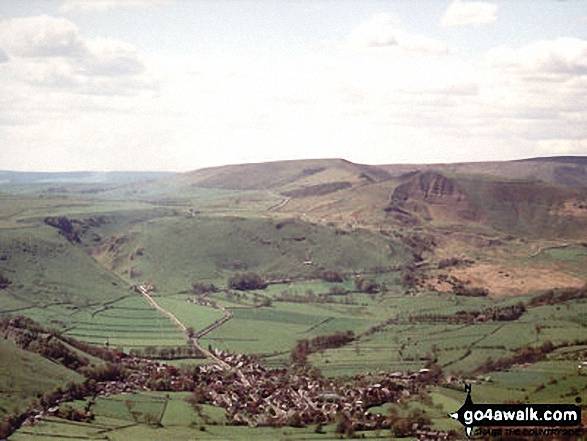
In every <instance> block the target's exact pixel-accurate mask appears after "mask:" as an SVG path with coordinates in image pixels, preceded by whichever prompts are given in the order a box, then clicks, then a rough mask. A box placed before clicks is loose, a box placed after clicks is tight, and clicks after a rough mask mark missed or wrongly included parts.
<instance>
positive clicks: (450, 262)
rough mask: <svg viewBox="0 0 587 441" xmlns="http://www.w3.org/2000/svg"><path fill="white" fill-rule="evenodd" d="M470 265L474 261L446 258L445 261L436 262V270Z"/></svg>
mask: <svg viewBox="0 0 587 441" xmlns="http://www.w3.org/2000/svg"><path fill="white" fill-rule="evenodd" d="M463 263H464V264H471V263H474V261H472V260H469V259H461V258H459V257H448V258H446V259H441V260H440V261H439V262H438V269H444V268H448V267H451V266H459V265H461V264H463Z"/></svg>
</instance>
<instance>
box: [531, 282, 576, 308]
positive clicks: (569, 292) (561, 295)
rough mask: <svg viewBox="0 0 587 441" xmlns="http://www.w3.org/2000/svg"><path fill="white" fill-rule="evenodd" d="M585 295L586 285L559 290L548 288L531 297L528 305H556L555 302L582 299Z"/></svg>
mask: <svg viewBox="0 0 587 441" xmlns="http://www.w3.org/2000/svg"><path fill="white" fill-rule="evenodd" d="M586 297H587V285H585V286H583V287H581V288H566V289H561V290H556V291H555V290H552V289H551V290H548V291H546V292H545V293H543V294H540V295H538V296H536V297H534V298H532V299H531V300H530V301H529V302H528V305H529V306H531V307H535V306H542V305H556V304H557V303H564V302H567V301H569V300H577V299H584V298H586Z"/></svg>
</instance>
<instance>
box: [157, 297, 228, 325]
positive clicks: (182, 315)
mask: <svg viewBox="0 0 587 441" xmlns="http://www.w3.org/2000/svg"><path fill="white" fill-rule="evenodd" d="M189 298H190V296H187V295H183V294H178V295H173V296H161V295H153V300H155V301H156V302H157V304H158V305H159V306H161V307H163V308H164V309H166V310H167V311H169V312H171V313H172V314H173V315H175V317H177V319H178V320H179V321H180V322H182V323H183V324H184V325H185V327H186V328H190V327H191V328H193V329H194V330H195V331H198V330H200V329H204V328H206V327H207V326H209V325H211V324H212V323H214V322H215V321H216V320H220V319H221V318H222V317H224V314H223V313H222V311H220V310H218V309H215V308H212V307H208V306H201V305H197V304H194V303H188V299H189Z"/></svg>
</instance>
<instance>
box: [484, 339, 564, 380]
mask: <svg viewBox="0 0 587 441" xmlns="http://www.w3.org/2000/svg"><path fill="white" fill-rule="evenodd" d="M554 349H556V348H555V346H554V345H553V344H552V342H551V341H545V342H544V343H542V344H541V345H540V346H539V347H532V346H526V347H523V348H519V349H517V350H516V352H515V353H514V355H512V356H510V357H502V358H499V359H498V360H492V359H491V358H488V359H487V361H486V362H485V363H483V364H482V365H481V366H479V367H478V368H477V369H475V371H474V372H475V373H476V374H486V373H488V372H496V371H505V370H506V369H509V368H510V367H512V366H513V365H515V364H522V363H536V362H538V361H542V360H545V359H546V355H547V354H549V353H551V352H552V351H553V350H554Z"/></svg>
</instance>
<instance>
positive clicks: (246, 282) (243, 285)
mask: <svg viewBox="0 0 587 441" xmlns="http://www.w3.org/2000/svg"><path fill="white" fill-rule="evenodd" d="M228 287H229V288H230V289H236V290H238V291H251V290H255V289H265V288H267V281H266V280H265V279H263V278H262V277H261V276H260V275H258V274H255V273H243V274H235V275H234V276H232V277H231V278H230V279H228Z"/></svg>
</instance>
